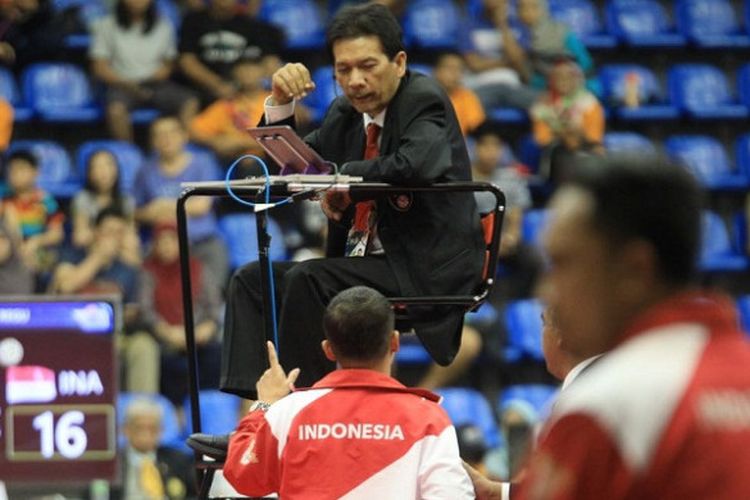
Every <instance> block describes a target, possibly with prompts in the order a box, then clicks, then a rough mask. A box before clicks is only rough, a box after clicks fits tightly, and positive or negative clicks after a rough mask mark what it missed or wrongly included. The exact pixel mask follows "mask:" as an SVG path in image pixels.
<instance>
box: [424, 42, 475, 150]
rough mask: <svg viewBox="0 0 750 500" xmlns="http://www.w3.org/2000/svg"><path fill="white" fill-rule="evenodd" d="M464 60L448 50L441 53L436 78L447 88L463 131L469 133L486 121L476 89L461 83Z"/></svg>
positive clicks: (436, 68) (436, 67) (465, 133)
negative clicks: (473, 89)
mask: <svg viewBox="0 0 750 500" xmlns="http://www.w3.org/2000/svg"><path fill="white" fill-rule="evenodd" d="M464 66H465V63H464V60H463V58H462V57H461V55H460V54H458V53H455V52H446V53H444V54H442V55H440V56H439V57H438V59H437V63H436V64H435V70H434V72H433V75H434V76H435V80H437V81H438V83H440V85H441V86H442V87H443V88H444V89H445V92H446V93H447V94H448V97H449V98H450V100H451V104H453V109H455V111H456V117H457V118H458V124H459V125H460V126H461V132H462V133H463V134H464V135H468V134H470V133H471V132H473V131H474V130H475V129H476V128H477V127H479V125H481V124H482V123H484V120H485V114H484V108H483V107H482V103H481V102H480V101H479V98H478V97H477V95H476V94H475V93H474V91H472V90H470V89H468V88H466V87H464V86H463V85H462V84H461V78H462V77H463V73H464Z"/></svg>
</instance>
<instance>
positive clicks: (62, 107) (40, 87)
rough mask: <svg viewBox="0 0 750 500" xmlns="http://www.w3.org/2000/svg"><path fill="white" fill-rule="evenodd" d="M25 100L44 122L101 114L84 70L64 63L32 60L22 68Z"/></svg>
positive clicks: (80, 119)
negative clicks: (33, 62)
mask: <svg viewBox="0 0 750 500" xmlns="http://www.w3.org/2000/svg"><path fill="white" fill-rule="evenodd" d="M22 82H23V84H22V85H23V93H24V98H25V100H26V102H27V103H28V104H29V106H31V108H32V109H33V110H34V112H35V113H36V114H37V116H38V117H39V118H41V119H42V120H44V121H48V122H58V123H59V122H94V121H98V120H99V119H100V117H101V109H100V108H99V107H98V106H97V104H96V102H95V99H94V94H93V92H92V90H91V85H90V83H89V80H88V77H87V76H86V73H85V72H84V71H83V69H81V68H80V67H78V66H76V65H73V64H68V63H36V64H32V65H30V66H29V67H28V68H27V69H26V70H24V72H23V76H22Z"/></svg>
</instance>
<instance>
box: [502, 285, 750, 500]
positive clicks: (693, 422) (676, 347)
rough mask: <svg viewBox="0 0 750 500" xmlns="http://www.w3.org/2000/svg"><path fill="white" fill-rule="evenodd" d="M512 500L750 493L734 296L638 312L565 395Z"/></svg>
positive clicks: (746, 379) (748, 370) (741, 339)
mask: <svg viewBox="0 0 750 500" xmlns="http://www.w3.org/2000/svg"><path fill="white" fill-rule="evenodd" d="M528 472H529V474H528V476H527V477H525V478H524V481H522V484H521V485H520V488H519V489H520V491H518V492H517V491H515V490H514V492H513V498H516V499H518V498H529V499H535V500H536V499H555V500H561V499H583V500H585V499H597V500H603V499H606V500H616V499H638V500H641V499H659V500H668V499H680V500H685V499H696V500H697V499H700V500H708V499H711V500H716V499H726V500H730V499H731V500H739V499H750V343H748V341H747V339H746V338H745V336H744V335H743V334H742V332H740V331H739V329H738V322H737V318H736V314H735V310H734V306H733V304H732V302H731V301H730V300H729V299H726V298H724V297H717V296H707V295H699V294H697V293H695V294H693V293H687V294H684V295H680V296H677V297H673V298H671V299H669V300H667V301H665V302H663V303H661V304H659V305H657V306H656V307H654V308H652V309H651V310H649V311H647V312H646V313H645V314H643V315H642V316H640V317H639V318H637V320H636V321H635V322H634V323H632V324H631V327H630V328H629V329H628V330H627V331H626V332H625V334H624V335H623V337H622V341H621V342H620V343H619V345H618V346H617V347H616V348H615V349H614V350H613V351H611V352H610V353H608V354H605V355H604V356H603V357H602V358H601V359H600V360H598V361H597V362H596V363H595V364H594V365H592V366H591V368H590V369H589V370H587V371H586V373H584V374H582V375H581V377H580V378H579V379H577V380H576V381H575V383H573V384H572V385H571V386H570V387H569V388H568V389H567V390H565V391H563V392H562V393H561V394H560V399H559V400H558V402H557V403H556V404H555V407H554V409H553V411H552V415H551V417H550V421H549V422H548V424H547V425H546V427H545V430H544V431H543V434H542V437H541V444H540V448H539V450H538V451H537V453H536V454H535V455H534V457H533V458H532V460H531V463H530V468H529V471H528Z"/></svg>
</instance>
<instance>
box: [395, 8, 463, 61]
mask: <svg viewBox="0 0 750 500" xmlns="http://www.w3.org/2000/svg"><path fill="white" fill-rule="evenodd" d="M403 28H404V43H405V44H406V46H407V47H411V48H420V49H427V50H441V49H453V48H455V47H456V44H457V43H458V42H457V41H458V37H459V34H460V29H461V12H460V11H459V9H458V7H456V4H455V3H453V1H452V0H412V1H411V2H409V4H408V5H407V7H406V12H405V13H404V20H403Z"/></svg>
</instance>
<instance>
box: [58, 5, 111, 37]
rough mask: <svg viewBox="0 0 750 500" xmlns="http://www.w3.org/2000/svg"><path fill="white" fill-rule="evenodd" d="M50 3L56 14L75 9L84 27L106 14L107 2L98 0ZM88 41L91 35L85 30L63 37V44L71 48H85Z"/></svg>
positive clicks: (89, 25)
mask: <svg viewBox="0 0 750 500" xmlns="http://www.w3.org/2000/svg"><path fill="white" fill-rule="evenodd" d="M52 5H53V7H54V9H55V11H56V12H57V13H58V15H59V14H60V13H62V12H63V11H68V10H75V11H76V14H77V16H76V17H77V18H78V21H79V22H80V24H81V26H83V27H86V28H90V27H91V25H92V24H93V23H94V22H96V21H97V20H99V19H101V18H103V17H104V16H106V15H107V4H106V3H104V2H101V1H100V0H53V2H52ZM90 42H91V35H90V34H89V33H88V32H87V31H85V30H84V31H81V32H80V33H71V34H69V35H67V36H66V37H65V46H66V47H68V48H71V49H85V48H87V47H88V46H89V43H90Z"/></svg>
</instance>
